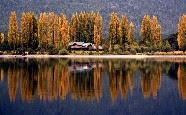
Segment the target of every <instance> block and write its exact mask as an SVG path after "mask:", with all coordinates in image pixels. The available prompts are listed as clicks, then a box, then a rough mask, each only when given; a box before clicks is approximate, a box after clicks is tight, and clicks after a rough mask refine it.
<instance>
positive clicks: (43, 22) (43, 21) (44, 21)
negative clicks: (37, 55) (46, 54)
mask: <svg viewBox="0 0 186 115" xmlns="http://www.w3.org/2000/svg"><path fill="white" fill-rule="evenodd" d="M38 40H39V47H40V48H45V49H46V48H47V44H48V14H47V13H45V12H43V13H40V16H39V22H38Z"/></svg>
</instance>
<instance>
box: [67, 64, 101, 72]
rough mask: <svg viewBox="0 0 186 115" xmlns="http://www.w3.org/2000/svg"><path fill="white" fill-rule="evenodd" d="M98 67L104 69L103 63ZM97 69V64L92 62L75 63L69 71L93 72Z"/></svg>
mask: <svg viewBox="0 0 186 115" xmlns="http://www.w3.org/2000/svg"><path fill="white" fill-rule="evenodd" d="M98 67H100V68H101V67H103V65H102V64H101V63H99V64H98ZM94 68H96V63H90V62H74V63H71V64H70V66H69V70H70V71H72V72H83V71H91V70H92V69H94Z"/></svg>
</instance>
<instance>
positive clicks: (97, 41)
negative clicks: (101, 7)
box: [94, 14, 103, 51]
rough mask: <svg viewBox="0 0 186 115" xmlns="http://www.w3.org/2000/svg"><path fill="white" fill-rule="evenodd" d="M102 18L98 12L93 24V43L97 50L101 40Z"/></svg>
mask: <svg viewBox="0 0 186 115" xmlns="http://www.w3.org/2000/svg"><path fill="white" fill-rule="evenodd" d="M102 20H103V19H102V16H101V15H100V14H97V16H96V18H95V25H94V43H95V45H96V49H97V51H99V45H100V44H101V41H102V26H103V24H102Z"/></svg>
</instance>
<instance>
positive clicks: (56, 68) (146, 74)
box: [0, 58, 186, 115]
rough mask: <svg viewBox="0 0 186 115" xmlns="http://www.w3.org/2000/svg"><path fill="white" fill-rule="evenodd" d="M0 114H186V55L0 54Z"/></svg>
mask: <svg viewBox="0 0 186 115" xmlns="http://www.w3.org/2000/svg"><path fill="white" fill-rule="evenodd" d="M0 114H1V115H12V114H14V115H15V114H16V115H21V114H25V115H42V114H43V115H47V114H48V115H53V114H54V115H58V114H67V115H87V114H88V115H107V114H108V115H117V114H127V115H133V114H138V115H151V114H153V115H162V114H168V115H171V114H173V115H177V114H181V115H184V114H186V59H180V58H168V59H166V58H151V59H52V58H49V59H47V58H45V59H36V58H35V59H34V58H33V59H31V58H22V59H21V58H20V59H18V58H17V59H16V58H15V59H6V58H1V59H0Z"/></svg>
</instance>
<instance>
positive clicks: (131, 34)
mask: <svg viewBox="0 0 186 115" xmlns="http://www.w3.org/2000/svg"><path fill="white" fill-rule="evenodd" d="M133 41H134V24H133V23H132V22H131V23H130V25H129V30H128V34H127V43H128V44H129V45H131V44H132V43H133Z"/></svg>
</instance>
